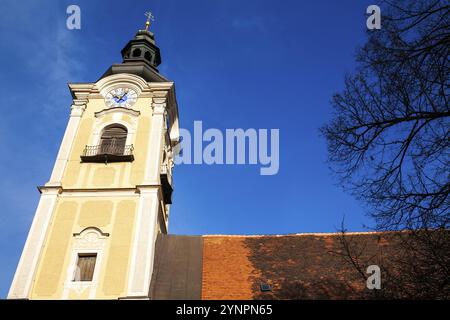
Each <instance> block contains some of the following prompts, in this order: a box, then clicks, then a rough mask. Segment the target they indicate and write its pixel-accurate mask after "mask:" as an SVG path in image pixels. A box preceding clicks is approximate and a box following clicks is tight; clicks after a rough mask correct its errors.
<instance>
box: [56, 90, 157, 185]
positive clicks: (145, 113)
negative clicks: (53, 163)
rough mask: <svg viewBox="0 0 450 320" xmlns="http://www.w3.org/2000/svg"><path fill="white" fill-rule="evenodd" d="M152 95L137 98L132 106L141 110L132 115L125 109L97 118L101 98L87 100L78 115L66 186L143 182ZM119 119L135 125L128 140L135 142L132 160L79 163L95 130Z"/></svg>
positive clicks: (65, 180) (92, 141) (92, 142)
mask: <svg viewBox="0 0 450 320" xmlns="http://www.w3.org/2000/svg"><path fill="white" fill-rule="evenodd" d="M150 105H151V98H142V99H139V100H138V101H137V102H136V104H135V105H134V106H133V107H132V109H133V110H137V111H139V112H140V113H141V114H140V115H139V116H138V117H134V116H131V115H128V114H125V113H119V112H117V113H114V114H113V113H109V114H105V115H103V116H101V117H98V118H96V117H95V115H94V114H95V112H99V111H102V110H104V109H105V103H104V101H103V99H93V100H90V101H89V103H88V105H87V108H86V111H85V112H84V114H83V117H82V119H81V123H80V127H79V129H78V132H77V135H76V138H75V142H74V146H73V148H72V151H71V153H70V157H69V161H68V164H67V167H66V170H65V172H64V177H63V179H62V186H63V188H65V189H83V188H85V189H96V188H119V187H120V188H134V187H135V186H136V185H139V184H142V182H143V178H144V173H145V172H144V169H145V165H146V160H147V159H146V155H147V148H148V141H149V136H150V133H149V132H150V124H151V117H152V108H151V107H150ZM117 120H120V122H123V123H127V124H128V125H129V126H130V127H134V129H135V134H133V137H132V141H131V144H133V146H134V158H135V159H134V161H133V162H131V163H130V162H122V163H110V164H108V165H107V166H106V165H105V164H104V163H81V162H80V156H81V155H82V153H83V150H84V148H85V146H86V145H94V144H95V136H94V132H95V131H96V129H97V128H102V127H104V126H105V125H107V124H111V123H114V122H116V121H117Z"/></svg>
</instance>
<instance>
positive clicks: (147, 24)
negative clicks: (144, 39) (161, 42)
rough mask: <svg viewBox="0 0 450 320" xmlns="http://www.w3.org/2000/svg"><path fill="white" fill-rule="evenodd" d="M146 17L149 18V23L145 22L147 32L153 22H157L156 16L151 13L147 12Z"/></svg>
mask: <svg viewBox="0 0 450 320" xmlns="http://www.w3.org/2000/svg"><path fill="white" fill-rule="evenodd" d="M145 16H146V17H147V21H146V22H145V31H148V28H149V27H150V24H151V21H155V16H154V15H153V14H152V13H151V12H150V11H148V12H146V13H145Z"/></svg>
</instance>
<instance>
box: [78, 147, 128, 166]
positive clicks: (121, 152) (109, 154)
mask: <svg viewBox="0 0 450 320" xmlns="http://www.w3.org/2000/svg"><path fill="white" fill-rule="evenodd" d="M133 151H134V148H133V145H128V146H124V145H122V146H120V145H98V146H86V148H84V151H83V154H82V155H81V161H82V162H98V163H108V162H131V161H134V155H133Z"/></svg>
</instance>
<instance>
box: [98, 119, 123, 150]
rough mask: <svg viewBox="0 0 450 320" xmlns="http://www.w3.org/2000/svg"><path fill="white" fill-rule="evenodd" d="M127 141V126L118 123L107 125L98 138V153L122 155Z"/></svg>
mask: <svg viewBox="0 0 450 320" xmlns="http://www.w3.org/2000/svg"><path fill="white" fill-rule="evenodd" d="M126 141H127V128H125V127H124V126H122V125H120V124H112V125H110V126H107V127H106V128H105V129H104V130H103V133H102V137H101V140H100V153H101V154H113V155H123V154H124V151H125V143H126Z"/></svg>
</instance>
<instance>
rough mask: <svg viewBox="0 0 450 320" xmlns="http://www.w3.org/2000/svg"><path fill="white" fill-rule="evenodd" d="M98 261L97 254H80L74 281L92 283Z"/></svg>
mask: <svg viewBox="0 0 450 320" xmlns="http://www.w3.org/2000/svg"><path fill="white" fill-rule="evenodd" d="M96 260H97V254H96V253H80V254H79V255H78V262H77V270H76V272H75V277H74V279H73V281H92V278H93V276H94V269H95V262H96Z"/></svg>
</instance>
